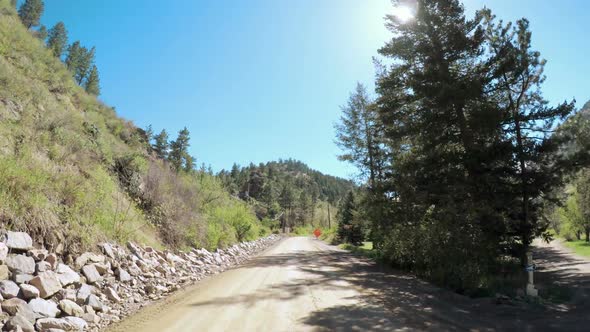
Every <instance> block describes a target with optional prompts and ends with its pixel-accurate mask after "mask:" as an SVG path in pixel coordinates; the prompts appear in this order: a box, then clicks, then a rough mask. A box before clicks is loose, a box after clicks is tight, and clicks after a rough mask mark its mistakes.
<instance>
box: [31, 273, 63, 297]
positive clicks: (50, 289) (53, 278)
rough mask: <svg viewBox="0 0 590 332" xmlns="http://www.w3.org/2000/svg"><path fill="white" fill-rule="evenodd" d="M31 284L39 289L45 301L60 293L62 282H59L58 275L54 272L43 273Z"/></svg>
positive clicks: (32, 280)
mask: <svg viewBox="0 0 590 332" xmlns="http://www.w3.org/2000/svg"><path fill="white" fill-rule="evenodd" d="M29 283H30V284H31V285H33V286H35V287H37V289H38V290H39V296H41V297H42V298H44V299H46V298H48V297H50V296H52V295H53V294H55V293H57V292H59V290H60V289H61V282H60V281H59V278H58V275H57V274H56V273H55V272H53V271H45V272H41V273H39V275H37V276H36V277H35V278H33V279H31V281H29Z"/></svg>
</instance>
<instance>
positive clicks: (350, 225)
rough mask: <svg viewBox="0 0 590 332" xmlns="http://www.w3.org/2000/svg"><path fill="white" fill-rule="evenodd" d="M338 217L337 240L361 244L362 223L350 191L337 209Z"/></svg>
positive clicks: (362, 235)
mask: <svg viewBox="0 0 590 332" xmlns="http://www.w3.org/2000/svg"><path fill="white" fill-rule="evenodd" d="M338 217H339V218H338V233H337V237H338V241H340V242H346V243H350V244H353V245H361V244H362V243H363V239H364V234H363V229H362V223H361V221H360V220H359V219H358V216H357V208H356V202H355V197H354V193H353V192H352V191H351V192H349V193H348V194H347V195H346V197H345V198H344V200H343V202H342V205H341V206H340V210H339V211H338Z"/></svg>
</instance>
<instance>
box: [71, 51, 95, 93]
mask: <svg viewBox="0 0 590 332" xmlns="http://www.w3.org/2000/svg"><path fill="white" fill-rule="evenodd" d="M94 53H95V48H94V47H93V48H91V49H90V50H88V49H87V48H86V47H84V46H82V45H81V44H80V42H79V41H75V42H74V43H73V44H72V45H70V46H69V47H68V56H67V57H66V62H65V63H66V66H67V67H68V69H69V70H70V71H71V72H72V74H73V75H74V79H75V80H76V82H77V83H78V84H82V82H84V79H86V77H87V76H88V74H89V72H90V68H91V67H92V65H93V64H94Z"/></svg>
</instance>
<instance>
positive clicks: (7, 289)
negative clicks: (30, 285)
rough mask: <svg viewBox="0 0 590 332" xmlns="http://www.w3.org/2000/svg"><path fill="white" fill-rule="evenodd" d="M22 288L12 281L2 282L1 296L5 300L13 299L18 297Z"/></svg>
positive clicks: (0, 284)
mask: <svg viewBox="0 0 590 332" xmlns="http://www.w3.org/2000/svg"><path fill="white" fill-rule="evenodd" d="M18 292H20V287H18V285H17V284H16V283H15V282H14V281H12V280H2V281H0V295H2V297H3V298H5V299H11V298H13V297H17V296H18Z"/></svg>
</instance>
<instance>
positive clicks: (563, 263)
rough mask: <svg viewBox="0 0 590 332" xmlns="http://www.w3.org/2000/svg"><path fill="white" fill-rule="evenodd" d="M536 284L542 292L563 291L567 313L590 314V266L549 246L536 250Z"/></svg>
mask: <svg viewBox="0 0 590 332" xmlns="http://www.w3.org/2000/svg"><path fill="white" fill-rule="evenodd" d="M535 262H536V264H537V267H538V271H537V273H535V283H536V284H538V285H539V288H540V289H541V291H542V292H543V291H547V292H548V291H551V290H554V289H557V288H559V289H562V290H563V291H567V293H568V294H567V297H568V298H569V299H568V300H569V303H568V304H567V305H568V310H569V311H570V312H573V311H585V312H590V262H588V260H583V259H580V258H577V257H576V256H574V255H572V254H569V253H567V252H563V251H562V250H561V249H559V248H556V247H551V246H543V247H537V248H535Z"/></svg>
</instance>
